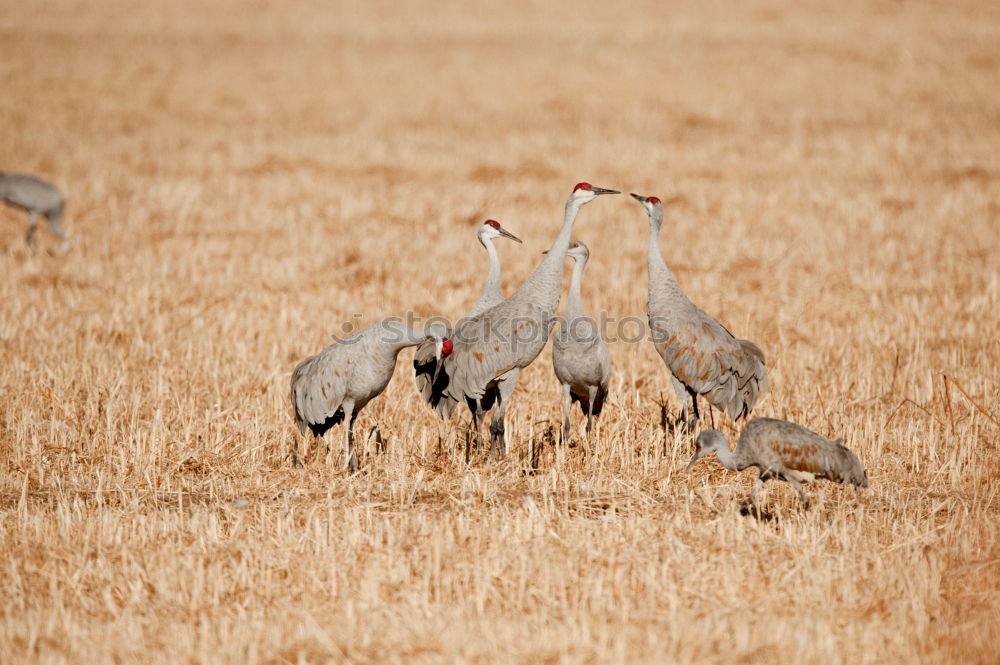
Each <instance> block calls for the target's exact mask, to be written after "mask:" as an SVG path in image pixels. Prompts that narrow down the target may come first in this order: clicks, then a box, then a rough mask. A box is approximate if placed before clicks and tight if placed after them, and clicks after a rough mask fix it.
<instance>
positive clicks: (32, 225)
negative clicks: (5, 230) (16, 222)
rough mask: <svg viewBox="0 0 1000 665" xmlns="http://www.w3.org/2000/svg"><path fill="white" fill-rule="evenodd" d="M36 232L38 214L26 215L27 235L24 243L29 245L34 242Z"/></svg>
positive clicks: (30, 213)
mask: <svg viewBox="0 0 1000 665" xmlns="http://www.w3.org/2000/svg"><path fill="white" fill-rule="evenodd" d="M37 230H38V213H36V212H29V213H28V233H27V235H25V236H24V241H25V242H26V243H28V244H29V245H30V244H31V243H32V242H34V240H35V231H37Z"/></svg>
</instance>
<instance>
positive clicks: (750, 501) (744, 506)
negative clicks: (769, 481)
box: [740, 474, 764, 519]
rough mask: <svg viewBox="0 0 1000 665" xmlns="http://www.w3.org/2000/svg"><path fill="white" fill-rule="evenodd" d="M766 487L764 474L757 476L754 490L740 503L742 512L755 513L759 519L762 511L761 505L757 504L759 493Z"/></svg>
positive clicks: (746, 513) (745, 513)
mask: <svg viewBox="0 0 1000 665" xmlns="http://www.w3.org/2000/svg"><path fill="white" fill-rule="evenodd" d="M762 489H764V478H763V474H760V475H758V476H757V480H756V481H755V482H754V484H753V490H751V492H750V496H748V497H747V498H745V499H744V500H743V503H741V504H740V512H741V513H742V514H744V515H753V516H754V517H756V518H757V519H760V518H761V516H762V513H761V512H760V506H759V505H758V504H757V493H758V492H760V491H761V490H762Z"/></svg>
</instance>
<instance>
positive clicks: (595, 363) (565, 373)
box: [552, 240, 611, 441]
mask: <svg viewBox="0 0 1000 665" xmlns="http://www.w3.org/2000/svg"><path fill="white" fill-rule="evenodd" d="M567 255H568V256H571V257H572V258H573V273H572V275H571V276H570V280H569V297H567V299H566V315H565V319H564V320H563V324H562V328H561V329H560V330H559V332H557V333H556V334H555V336H554V337H553V338H552V368H553V369H554V370H555V373H556V378H558V379H559V383H560V384H562V390H563V441H566V440H567V439H568V438H569V431H570V411H571V410H572V408H573V405H572V404H573V402H579V404H580V409H581V410H582V411H583V413H584V415H586V416H587V434H588V435H589V434H590V432H591V429H592V420H593V417H594V416H599V415H601V410H602V409H603V408H604V399H605V397H607V394H608V385H609V383H610V382H611V356H610V355H609V354H608V347H607V345H606V344H605V343H604V339H603V338H602V337H601V332H600V330H598V328H597V326H596V325H595V324H594V322H593V321H592V320H590V319H588V318H587V317H586V316H584V313H583V302H582V299H581V296H580V286H581V282H582V281H583V271H584V269H585V268H586V267H587V261H588V260H589V259H590V250H589V249H587V246H586V245H585V244H583V243H582V242H580V241H579V240H574V241H572V242H571V243H570V245H569V251H568V252H567Z"/></svg>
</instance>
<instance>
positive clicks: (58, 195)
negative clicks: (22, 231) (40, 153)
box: [0, 171, 70, 252]
mask: <svg viewBox="0 0 1000 665" xmlns="http://www.w3.org/2000/svg"><path fill="white" fill-rule="evenodd" d="M0 201H3V202H4V203H9V204H10V205H12V206H14V207H15V208H20V209H22V210H24V211H25V212H27V213H28V235H27V236H26V240H27V242H28V244H31V241H32V239H33V238H34V237H35V231H36V230H37V229H38V216H39V215H42V216H44V217H45V219H47V220H48V222H49V229H51V230H52V233H54V234H56V235H57V236H58V237H59V239H60V240H62V246H61V247H60V251H62V252H66V251H68V250H69V247H70V244H69V238H67V237H66V231H65V230H63V227H62V216H63V210H64V209H65V207H66V198H65V197H64V196H63V195H62V192H60V191H59V190H58V189H56V188H55V186H53V185H50V184H49V183H47V182H45V181H44V180H42V179H41V178H37V177H35V176H33V175H28V174H27V173H4V172H2V171H0Z"/></svg>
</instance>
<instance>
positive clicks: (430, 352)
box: [413, 219, 521, 436]
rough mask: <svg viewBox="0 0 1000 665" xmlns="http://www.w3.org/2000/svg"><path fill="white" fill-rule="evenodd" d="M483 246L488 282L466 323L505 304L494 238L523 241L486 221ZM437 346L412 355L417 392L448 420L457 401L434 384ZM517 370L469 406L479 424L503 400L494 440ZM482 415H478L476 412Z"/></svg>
mask: <svg viewBox="0 0 1000 665" xmlns="http://www.w3.org/2000/svg"><path fill="white" fill-rule="evenodd" d="M476 235H477V237H478V238H479V242H480V244H482V246H483V247H485V248H486V253H487V255H488V257H489V271H488V272H487V273H486V281H485V282H484V283H483V291H482V294H481V295H480V296H479V300H477V301H476V304H475V305H473V306H472V309H471V310H470V311H469V313H468V314H467V315H466V318H467V319H471V318H472V317H475V316H478V315H480V314H482V313H483V312H485V311H486V310H487V309H489V308H490V307H493V306H494V305H497V304H499V303H500V302H502V301H503V290H502V289H501V286H500V257H499V256H498V255H497V250H496V247H495V246H494V245H493V239H494V238H509V239H511V240H514V241H516V242H518V243H520V242H521V240H520V239H519V238H518V237H517V236H515V235H514V234H513V233H511V232H510V231H508V230H507V229H505V228H503V226H501V224H500V222H498V221H496V220H495V219H487V220H486V221H485V222H483V224H482V226H480V227H479V230H478V231H477V232H476ZM439 358H440V356H439V354H438V353H437V348H436V345H435V344H434V343H432V342H430V341H427V342H424V343H422V344H421V345H420V346H418V347H417V349H416V351H414V353H413V369H414V371H415V373H416V382H417V390H419V391H420V394H421V396H422V397H423V398H424V401H425V402H427V403H428V404H429V405H430V406H431V408H433V409H434V410H435V411H436V412H437V414H438V415H439V416H441V417H442V418H447V417H448V416H450V415H451V412H452V410H453V409H454V408H455V405H456V404H457V403H458V402H457V401H456V400H455V399H453V398H451V397H449V396H448V395H446V394H444V391H443V388H444V386H443V385H442V382H441V381H438V382H437V384H435V383H434V377H437V376H442V375H440V374H439V373H438V360H439ZM517 376H518V370H516V369H514V370H511V371H510V372H507V374H505V375H504V376H502V377H500V378H499V379H497V382H496V386H494V387H493V388H491V389H490V391H488V392H487V394H486V395H485V396H484V397H483V399H482V400H479V401H477V402H475V403H474V404H473V403H470V404H469V408H470V410H472V412H473V417H474V418H473V422H474V424H478V422H479V421H481V420H482V417H483V413H484V412H485V411H489V410H490V409H491V408H492V406H493V404H494V403H495V402H497V401H498V400H497V397H500V398H501V399H500V400H499V406H498V408H497V410H496V411H494V413H493V416H492V417H491V419H490V430H491V436H492V432H493V423H494V422H503V419H504V412H505V411H506V409H507V398H508V397H510V395H511V394H512V393H513V392H514V387H515V386H516V385H517ZM477 408H478V409H479V412H478V413H476V409H477Z"/></svg>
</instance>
